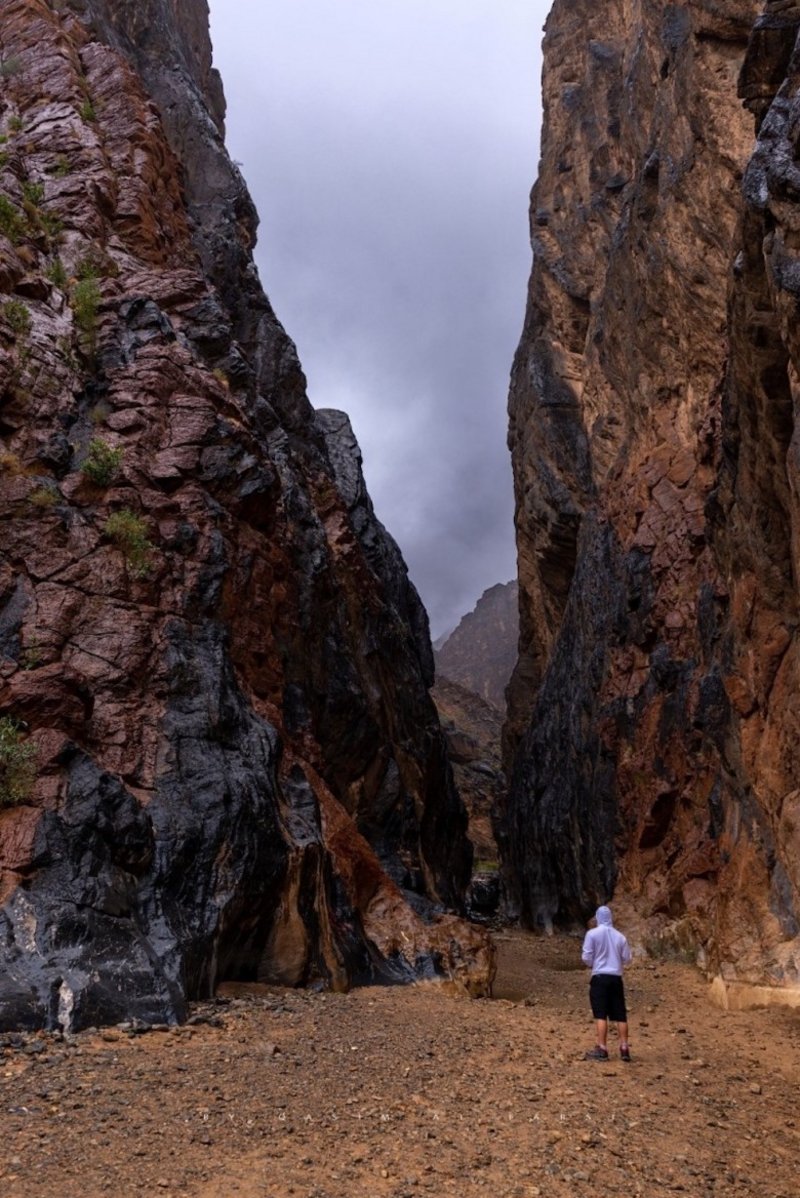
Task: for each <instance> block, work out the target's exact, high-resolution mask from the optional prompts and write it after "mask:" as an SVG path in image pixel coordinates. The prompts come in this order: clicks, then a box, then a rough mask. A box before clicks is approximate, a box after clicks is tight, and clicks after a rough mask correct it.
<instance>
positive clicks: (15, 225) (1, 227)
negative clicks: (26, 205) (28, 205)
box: [0, 195, 25, 245]
mask: <svg viewBox="0 0 800 1198" xmlns="http://www.w3.org/2000/svg"><path fill="white" fill-rule="evenodd" d="M0 233H3V234H4V235H5V236H6V237H7V238H8V240H9V241H10V242H11V243H12V245H16V244H17V242H18V241H19V240H20V238H21V237H22V236H23V235H24V233H25V218H24V217H23V215H22V213H21V212H20V210H19V208H17V206H16V204H12V202H11V200H10V199H9V198H8V196H4V195H0Z"/></svg>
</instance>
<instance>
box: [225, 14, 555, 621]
mask: <svg viewBox="0 0 800 1198" xmlns="http://www.w3.org/2000/svg"><path fill="white" fill-rule="evenodd" d="M546 8H547V6H546V5H544V4H541V3H533V2H530V0H527V2H526V0H505V2H503V3H499V2H498V0H491V2H490V0H461V2H460V3H455V2H451V0H439V2H436V0H425V2H424V3H423V0H381V2H380V3H375V0H336V2H334V0H275V2H273V3H270V4H269V5H264V4H263V3H258V2H257V0H211V11H212V33H213V37H214V43H215V61H216V64H217V66H219V68H220V69H221V71H222V74H223V78H224V82H225V89H226V94H227V97H228V144H229V147H230V150H231V153H232V155H233V156H234V157H235V158H237V159H239V160H240V161H241V162H242V164H243V168H244V172H245V176H246V178H247V180H248V184H249V186H250V189H251V191H252V193H253V198H254V200H255V202H256V205H257V207H258V209H259V212H260V214H261V218H262V225H261V234H260V243H259V247H258V251H257V260H258V263H259V269H260V272H261V276H262V280H263V282H264V285H265V289H266V290H267V292H268V294H269V295H270V298H271V300H272V302H273V304H274V305H275V308H276V311H277V312H278V315H279V316H280V318H281V320H282V321H283V322H284V324H285V325H286V328H287V330H288V331H289V333H290V334H291V336H292V337H293V338H294V339H295V341H296V342H297V345H298V350H299V352H300V357H301V360H302V362H303V366H304V369H305V371H306V375H307V377H308V380H309V394H310V397H311V400H312V402H313V403H314V404H315V405H316V406H318V407H342V408H344V409H345V410H347V412H348V413H349V415H350V417H351V420H352V423H353V427H354V429H355V432H356V435H357V436H358V439H359V442H360V444H361V448H362V451H363V455H364V468H365V473H366V476H367V482H368V485H369V488H370V492H371V494H372V497H373V501H374V503H375V507H376V510H377V512H378V515H379V516H380V518H381V519H382V520H383V522H384V523H385V524H386V526H387V527H388V528H389V530H390V531H391V532H392V534H393V535H394V536H395V538H396V539H397V541H398V542H399V544H400V546H401V548H402V550H403V553H404V555H405V557H406V560H407V562H408V564H409V568H410V571H411V575H412V578H413V579H414V581H415V583H416V584H417V587H418V588H419V590H420V593H421V595H422V598H423V600H424V601H425V603H426V606H427V607H428V610H429V613H430V616H431V623H432V628H433V632H434V635H438V634H439V633H440V632H441V631H443V630H444V629H445V628H448V627H450V626H453V625H455V623H456V622H457V621H458V618H459V617H460V616H461V615H462V614H463V613H464V612H465V611H466V610H468V609H469V608H470V607H471V606H472V604H473V603H474V601H475V599H476V598H477V597H478V595H480V593H481V592H482V591H483V590H484V589H485V588H486V587H487V586H491V585H492V584H493V583H495V582H498V581H506V580H507V579H509V578H511V577H512V576H513V575H514V573H515V554H514V543H513V498H512V489H511V472H510V466H509V462H508V456H507V451H506V448H505V439H506V416H505V404H506V392H507V386H508V373H509V369H510V366H511V361H512V357H513V353H514V349H515V346H516V341H517V338H518V336H519V331H520V329H521V325H522V317H523V312H524V304H525V284H526V278H527V274H528V270H529V266H530V251H529V244H528V233H527V195H528V190H529V188H530V184H531V183H532V182H533V178H534V174H535V170H536V164H537V159H538V145H537V141H536V137H537V131H538V123H539V116H538V107H539V97H538V86H539V84H538V72H539V41H540V33H539V30H540V27H541V24H542V22H543V20H544V16H545V14H546Z"/></svg>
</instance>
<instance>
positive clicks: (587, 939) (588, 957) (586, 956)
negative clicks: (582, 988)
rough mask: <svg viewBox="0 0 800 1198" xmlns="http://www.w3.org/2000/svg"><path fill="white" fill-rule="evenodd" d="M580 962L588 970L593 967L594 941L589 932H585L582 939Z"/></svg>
mask: <svg viewBox="0 0 800 1198" xmlns="http://www.w3.org/2000/svg"><path fill="white" fill-rule="evenodd" d="M581 960H582V961H583V963H584V965H587V966H588V967H589V969H591V968H592V965H594V941H593V939H592V935H591V933H590V932H587V933H586V935H585V936H584V938H583V948H582V949H581Z"/></svg>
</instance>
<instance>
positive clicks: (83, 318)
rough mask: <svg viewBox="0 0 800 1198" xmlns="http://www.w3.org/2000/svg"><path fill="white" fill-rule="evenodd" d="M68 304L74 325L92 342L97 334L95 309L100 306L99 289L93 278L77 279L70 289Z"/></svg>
mask: <svg viewBox="0 0 800 1198" xmlns="http://www.w3.org/2000/svg"><path fill="white" fill-rule="evenodd" d="M70 304H71V306H72V311H73V313H74V315H75V323H76V324H77V326H78V328H79V329H80V330H81V332H82V333H85V334H86V336H87V337H88V338H89V339H90V340H91V341H94V337H95V333H96V332H97V309H98V308H99V306H100V288H99V287H98V286H97V280H96V279H95V278H93V277H90V278H86V279H79V281H78V282H77V283H76V284H75V286H74V287H73V289H72V295H71V296H70Z"/></svg>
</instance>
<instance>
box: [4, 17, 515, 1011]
mask: <svg viewBox="0 0 800 1198" xmlns="http://www.w3.org/2000/svg"><path fill="white" fill-rule="evenodd" d="M207 18H208V14H207V7H206V4H205V2H204V0H192V2H187V3H185V4H181V5H175V4H172V3H168V2H167V0H145V2H141V0H138V2H137V3H135V4H134V3H132V2H131V3H113V4H111V3H106V2H105V0H80V2H76V3H70V4H49V3H45V0H7V2H6V3H4V4H3V5H2V8H0V55H2V71H0V74H1V75H2V78H1V79H0V128H2V132H3V134H4V142H3V144H2V146H0V232H1V233H2V235H1V236H0V288H2V291H3V292H4V296H3V299H2V301H0V455H1V456H0V514H1V518H2V525H0V537H1V540H0V552H1V554H2V556H0V651H1V653H2V656H1V658H0V717H8V718H11V719H13V721H14V722H15V725H16V727H17V728H18V729H19V732H20V736H21V739H22V742H23V743H25V744H28V745H33V746H35V749H36V762H35V767H36V768H35V781H34V785H33V787H32V790H31V792H30V793H29V794H28V795H26V796H25V799H24V801H23V802H21V803H17V804H15V805H7V806H5V807H3V808H2V809H0V901H2V904H3V905H2V911H1V912H0V962H1V963H2V967H1V968H0V1024H2V1025H4V1026H14V1025H25V1026H39V1025H41V1024H43V1023H44V1024H49V1025H50V1026H57V1025H58V1024H61V1025H63V1026H65V1027H66V1026H71V1027H80V1026H86V1025H87V1024H93V1023H99V1022H105V1021H108V1020H117V1019H120V1018H123V1017H131V1016H136V1017H139V1018H143V1019H146V1020H151V1021H152V1020H156V1021H158V1020H162V1021H163V1020H166V1021H172V1020H176V1019H180V1018H181V1017H182V1015H183V1012H184V1009H185V1003H186V999H187V997H197V996H203V995H208V994H210V993H212V992H213V989H214V987H215V985H216V983H217V982H218V981H219V980H220V979H222V978H245V979H246V978H252V979H255V978H273V979H276V980H280V981H282V982H284V983H288V984H297V983H306V982H310V981H313V980H314V979H315V978H319V979H321V981H322V982H323V983H325V984H327V985H331V986H334V987H336V988H344V987H346V986H347V985H349V984H351V983H352V982H354V981H360V980H368V979H381V978H382V979H385V980H401V981H404V980H409V979H413V978H415V977H421V976H449V977H453V978H455V979H457V980H460V981H463V983H464V985H465V986H466V987H467V989H469V990H471V991H473V992H481V991H482V990H485V989H486V987H487V986H488V984H489V980H490V977H491V971H492V964H491V955H490V952H489V950H488V948H487V946H486V944H485V943H484V941H483V939H482V938H481V937H480V936H479V935H478V934H477V933H476V932H473V931H472V930H470V929H469V928H468V927H465V925H463V924H461V923H459V922H458V921H457V920H455V919H454V918H453V917H452V916H443V917H441V918H438V917H437V915H436V913H437V912H441V911H443V910H444V909H445V908H451V909H452V908H455V909H458V908H459V907H460V905H461V903H462V900H463V894H464V890H465V887H466V885H467V882H468V880H469V876H470V858H471V850H470V846H469V843H468V841H467V839H466V837H465V835H464V832H465V827H466V815H465V812H464V808H463V806H462V804H461V802H460V800H459V799H458V796H457V794H456V792H455V789H454V787H453V782H452V775H451V771H450V768H449V765H448V762H447V756H446V749H445V743H444V739H443V737H442V734H441V731H440V728H439V724H438V720H437V716H436V712H435V708H434V706H433V703H432V701H431V699H430V697H429V695H428V687H429V686H430V684H431V683H432V681H433V669H432V657H431V650H430V644H429V639H428V630H427V619H426V616H425V613H424V610H423V609H422V607H421V605H420V603H419V600H418V598H417V596H416V593H415V592H414V589H413V587H412V585H411V584H410V582H409V580H408V577H407V573H406V569H405V566H404V564H403V561H402V557H401V556H400V554H399V551H398V550H397V547H396V546H395V545H394V543H393V542H392V541H391V539H390V538H388V537H387V536H386V534H385V532H384V530H383V529H382V528H381V526H380V525H379V524H378V522H377V521H376V520H375V518H374V515H373V513H372V509H371V505H370V503H369V499H368V496H367V495H366V491H365V488H364V484H363V479H362V477H361V474H360V461H359V457H358V451H357V446H356V445H355V442H354V440H353V438H352V433H351V431H350V430H349V426H348V424H347V422H346V418H344V417H342V416H341V415H339V414H335V413H320V414H317V413H315V412H314V411H313V409H312V407H311V405H310V404H309V402H308V400H307V398H306V394H305V381H304V378H303V375H302V371H301V369H300V366H299V363H298V360H297V356H296V353H295V350H294V347H293V345H292V343H291V341H290V340H289V338H288V337H287V336H286V334H285V333H284V331H283V329H282V328H281V326H280V324H279V323H278V321H277V319H276V318H275V316H274V314H273V312H272V310H271V308H270V305H269V303H268V301H267V299H266V297H265V296H264V294H263V292H262V290H261V287H260V284H259V281H258V277H257V274H256V271H255V267H254V265H253V261H252V257H251V250H252V246H253V243H254V239H255V229H256V217H255V213H254V210H253V206H252V203H251V201H250V199H249V196H248V195H247V191H246V189H245V187H244V184H243V182H242V179H241V177H240V175H239V172H238V170H237V168H236V167H235V166H234V165H233V164H232V163H231V161H230V159H229V158H228V156H227V154H226V153H225V150H224V145H223V142H222V137H221V131H222V125H223V117H224V103H223V99H222V92H221V87H220V84H219V80H218V78H217V76H216V74H215V73H214V71H213V70H212V68H211V52H210V46H209V42H208V20H207ZM98 443H99V444H100V448H99V449H98ZM109 455H111V456H109ZM98 461H99V466H98ZM103 463H105V465H103ZM409 896H410V897H411V900H412V901H413V903H414V905H415V907H416V908H417V910H416V912H415V911H414V910H412V908H411V907H410V906H409V903H408V901H407V898H408V897H409Z"/></svg>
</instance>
